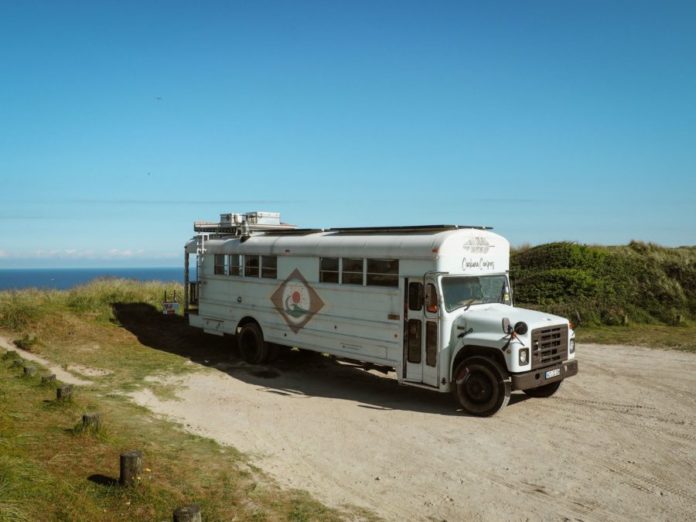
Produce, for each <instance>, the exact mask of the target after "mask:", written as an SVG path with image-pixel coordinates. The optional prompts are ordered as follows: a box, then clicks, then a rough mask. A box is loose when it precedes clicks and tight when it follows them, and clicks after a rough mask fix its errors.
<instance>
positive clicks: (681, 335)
mask: <svg viewBox="0 0 696 522" xmlns="http://www.w3.org/2000/svg"><path fill="white" fill-rule="evenodd" d="M576 335H577V339H578V342H580V343H599V344H630V345H636V346H646V347H650V348H666V349H671V350H681V351H685V352H692V353H696V326H693V325H690V326H667V325H660V324H629V325H628V326H606V325H599V326H580V327H579V328H578V329H577V331H576Z"/></svg>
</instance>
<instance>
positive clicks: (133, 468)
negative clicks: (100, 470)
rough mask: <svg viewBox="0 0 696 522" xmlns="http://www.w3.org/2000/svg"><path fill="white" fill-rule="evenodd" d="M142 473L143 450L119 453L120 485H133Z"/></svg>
mask: <svg viewBox="0 0 696 522" xmlns="http://www.w3.org/2000/svg"><path fill="white" fill-rule="evenodd" d="M142 473H143V452H142V451H139V450H133V451H128V452H126V453H121V477H120V478H119V480H118V481H119V483H120V484H121V485H122V486H133V485H135V484H136V483H137V482H138V480H140V475H142Z"/></svg>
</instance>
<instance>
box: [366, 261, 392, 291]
mask: <svg viewBox="0 0 696 522" xmlns="http://www.w3.org/2000/svg"><path fill="white" fill-rule="evenodd" d="M367 284H368V285H375V286H399V261H398V260H397V259H368V260H367Z"/></svg>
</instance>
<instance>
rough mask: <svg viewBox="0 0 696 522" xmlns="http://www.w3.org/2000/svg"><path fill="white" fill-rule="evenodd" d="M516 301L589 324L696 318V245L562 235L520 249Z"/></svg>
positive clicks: (515, 263) (515, 256)
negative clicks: (602, 242)
mask: <svg viewBox="0 0 696 522" xmlns="http://www.w3.org/2000/svg"><path fill="white" fill-rule="evenodd" d="M510 273H511V278H512V282H513V288H514V294H515V302H516V304H518V305H519V306H526V307H530V308H538V309H544V310H547V311H549V312H552V313H557V314H559V315H563V316H566V317H569V318H571V319H572V320H573V321H574V322H576V323H580V324H582V325H585V326H600V325H606V326H620V325H625V324H627V323H628V324H633V323H639V324H662V325H670V324H676V323H686V324H690V323H691V322H693V321H694V320H696V247H679V248H665V247H661V246H658V245H654V244H649V243H648V244H646V243H641V242H636V241H634V242H631V243H630V244H628V245H626V246H592V245H581V244H576V243H568V242H560V243H549V244H545V245H540V246H537V247H533V248H521V249H518V250H516V251H513V253H512V257H511V267H510Z"/></svg>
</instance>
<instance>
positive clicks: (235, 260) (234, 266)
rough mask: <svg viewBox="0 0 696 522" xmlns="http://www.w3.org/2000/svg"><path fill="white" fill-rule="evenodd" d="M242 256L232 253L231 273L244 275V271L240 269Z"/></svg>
mask: <svg viewBox="0 0 696 522" xmlns="http://www.w3.org/2000/svg"><path fill="white" fill-rule="evenodd" d="M240 265H241V263H240V256H239V255H238V254H232V255H231V256H230V259H229V266H230V271H229V274H230V275H235V276H237V275H242V272H241V271H240Z"/></svg>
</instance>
